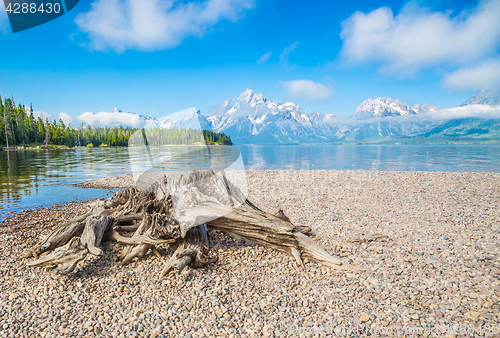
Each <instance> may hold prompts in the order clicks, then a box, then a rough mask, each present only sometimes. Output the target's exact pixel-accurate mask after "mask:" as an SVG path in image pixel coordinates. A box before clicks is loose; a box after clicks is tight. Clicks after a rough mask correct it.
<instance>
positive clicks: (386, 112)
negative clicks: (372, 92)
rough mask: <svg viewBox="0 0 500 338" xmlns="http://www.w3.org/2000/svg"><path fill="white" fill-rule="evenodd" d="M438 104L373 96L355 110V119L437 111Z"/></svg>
mask: <svg viewBox="0 0 500 338" xmlns="http://www.w3.org/2000/svg"><path fill="white" fill-rule="evenodd" d="M436 110H438V108H437V107H436V106H428V105H426V104H423V105H418V104H415V105H413V106H410V105H408V104H407V103H403V102H401V101H400V100H399V99H396V100H393V99H391V98H390V97H372V98H371V99H367V100H364V101H363V102H362V103H361V104H360V105H359V106H358V107H357V108H356V111H355V112H354V115H353V117H354V118H355V119H368V118H373V117H387V116H405V115H413V114H423V113H427V112H430V111H436Z"/></svg>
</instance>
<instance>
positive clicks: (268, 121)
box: [112, 89, 500, 144]
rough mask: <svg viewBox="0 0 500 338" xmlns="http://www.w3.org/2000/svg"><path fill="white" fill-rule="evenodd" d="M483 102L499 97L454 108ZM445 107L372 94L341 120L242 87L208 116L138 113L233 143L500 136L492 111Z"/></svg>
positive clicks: (148, 120)
mask: <svg viewBox="0 0 500 338" xmlns="http://www.w3.org/2000/svg"><path fill="white" fill-rule="evenodd" d="M486 105H489V106H495V105H500V95H498V93H496V92H491V91H481V92H478V93H477V94H476V95H474V97H472V98H471V99H470V100H468V101H466V102H465V103H464V104H462V105H461V107H458V108H454V109H458V110H461V111H462V112H463V110H464V109H468V108H467V106H471V107H476V106H477V107H482V106H486ZM451 110H453V109H451ZM498 110H499V112H500V108H499V109H498ZM449 111H450V110H449V109H448V110H446V109H445V110H442V109H441V110H440V109H438V107H436V106H433V105H427V104H422V105H418V104H415V105H408V104H406V103H403V102H401V101H400V100H398V99H396V100H393V99H391V98H389V97H374V98H370V99H367V100H365V101H363V102H362V103H361V104H360V105H359V106H358V107H357V109H356V111H355V112H354V115H353V116H352V117H350V118H340V117H338V116H336V115H334V114H322V113H319V112H314V113H313V112H308V111H306V110H304V109H302V108H301V107H299V106H298V105H296V104H295V103H293V102H281V101H271V100H269V99H267V98H266V97H264V96H263V95H262V94H257V93H255V92H254V91H253V90H251V89H246V90H245V91H243V93H241V95H239V97H237V98H235V99H229V100H226V101H224V102H223V103H222V105H221V106H220V107H219V108H217V109H216V110H215V111H213V112H212V114H210V115H209V116H205V115H204V114H203V113H202V112H201V111H199V110H196V109H195V108H193V109H191V110H187V111H186V112H185V114H184V115H183V116H182V117H180V118H173V117H172V116H170V115H169V116H166V117H164V118H161V119H156V118H153V117H149V116H143V115H140V117H141V119H142V120H143V121H144V124H145V125H146V127H152V126H153V127H155V126H156V127H162V128H181V127H182V128H193V129H208V130H212V131H215V132H218V133H225V134H226V135H229V136H231V139H232V141H233V142H234V143H236V144H290V143H324V142H381V141H388V142H396V141H398V140H401V141H404V142H410V141H411V140H417V139H419V140H424V139H425V140H430V139H436V140H444V141H446V140H449V141H457V140H458V141H463V140H466V141H467V140H469V141H470V140H471V141H474V140H482V141H491V140H492V141H495V140H500V119H499V118H491V116H490V115H491V114H489V115H484V116H482V115H481V114H479V115H478V114H476V115H474V116H463V117H460V118H454V117H453V116H449ZM120 112H121V111H120V110H117V109H115V110H113V111H112V113H117V114H118V113H120ZM446 113H447V114H448V115H446ZM499 117H500V115H499ZM391 140H392V141H391Z"/></svg>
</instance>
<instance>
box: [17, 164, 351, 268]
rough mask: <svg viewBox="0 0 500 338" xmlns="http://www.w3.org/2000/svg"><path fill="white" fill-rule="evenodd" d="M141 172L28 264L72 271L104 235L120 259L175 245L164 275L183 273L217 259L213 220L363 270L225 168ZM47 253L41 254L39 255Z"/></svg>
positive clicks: (239, 236) (293, 252)
mask: <svg viewBox="0 0 500 338" xmlns="http://www.w3.org/2000/svg"><path fill="white" fill-rule="evenodd" d="M154 177H155V178H156V180H150V181H148V177H141V187H142V190H139V189H137V188H135V187H132V188H127V189H123V190H121V191H119V192H117V193H116V194H114V195H113V196H112V197H110V198H108V199H107V200H104V201H98V202H96V203H93V204H91V210H90V211H89V212H88V213H86V214H85V215H83V216H80V217H77V218H75V219H74V220H71V221H69V222H67V223H65V224H62V225H60V226H58V227H56V228H55V229H54V231H53V232H52V233H50V234H49V235H48V236H47V237H46V238H44V239H42V240H41V241H40V242H39V243H38V244H37V245H35V246H34V247H33V248H31V249H30V250H29V251H28V252H27V253H26V255H25V257H26V258H31V257H33V258H34V260H33V261H31V262H29V263H28V264H27V265H28V266H32V267H35V266H38V267H47V268H52V269H56V271H58V272H60V273H69V272H71V271H73V270H74V269H75V267H76V265H77V264H78V262H80V261H82V260H83V259H84V258H85V257H86V256H87V254H88V253H89V252H90V253H91V254H93V255H102V254H103V252H102V249H100V248H99V247H100V245H101V243H102V242H104V241H108V240H112V241H117V242H118V243H121V244H123V245H124V247H123V250H122V254H121V264H122V265H125V264H128V263H130V262H131V261H132V260H134V259H135V258H138V259H143V258H144V257H146V255H147V254H148V253H149V252H150V251H151V252H153V253H154V254H155V255H156V256H157V257H158V258H162V259H163V257H162V255H161V254H160V253H159V251H158V249H157V246H158V245H165V244H168V245H170V246H171V248H172V249H173V250H174V253H173V254H172V256H171V257H170V258H169V259H168V260H167V262H166V263H165V266H164V268H163V269H162V271H161V274H160V276H161V277H162V276H165V275H166V274H168V273H170V272H177V273H180V272H182V271H183V270H184V269H185V268H186V267H187V266H189V267H191V268H201V267H204V266H206V265H208V264H213V263H215V262H217V260H218V257H217V256H213V257H212V256H210V255H209V241H208V235H207V226H210V227H213V228H215V229H218V230H221V231H223V232H224V233H226V234H228V235H229V236H231V237H233V238H234V239H236V240H238V241H242V242H244V243H245V244H248V245H255V244H258V245H263V246H266V247H270V248H273V249H276V250H279V251H281V252H283V253H286V254H288V255H290V256H291V257H293V258H294V259H295V261H296V262H297V264H299V265H300V266H304V260H305V259H308V260H311V261H315V262H319V263H321V264H324V265H326V266H329V267H331V268H335V269H347V270H358V268H357V267H355V266H352V265H349V264H346V263H344V262H342V261H341V260H340V259H338V258H336V257H333V256H331V255H330V254H329V253H327V252H326V251H325V250H324V249H323V248H322V247H321V246H320V245H318V244H317V243H316V242H315V241H314V240H312V239H311V238H309V237H308V236H306V234H309V233H311V228H309V227H307V226H296V225H294V224H292V223H291V221H290V219H289V218H288V217H287V216H286V215H285V213H284V212H283V210H279V211H278V213H277V214H276V215H272V214H270V213H267V212H264V211H262V210H261V209H259V208H258V207H257V206H255V205H254V204H253V203H251V202H250V201H249V200H248V199H247V198H246V197H245V196H244V194H243V193H242V192H241V190H239V189H238V188H237V187H236V186H234V185H233V184H232V183H231V182H229V181H228V180H227V179H226V177H225V174H224V172H218V173H214V172H213V171H210V170H205V171H196V170H192V171H189V172H177V173H173V172H165V173H164V174H163V180H159V181H158V177H161V176H159V175H158V173H156V174H155V175H154ZM42 254H44V255H43V256H41V255H42Z"/></svg>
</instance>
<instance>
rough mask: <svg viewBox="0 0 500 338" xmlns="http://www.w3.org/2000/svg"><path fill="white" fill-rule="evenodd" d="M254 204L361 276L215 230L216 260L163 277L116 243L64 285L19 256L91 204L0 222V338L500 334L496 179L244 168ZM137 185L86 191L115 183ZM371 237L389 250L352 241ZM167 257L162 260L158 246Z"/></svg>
mask: <svg viewBox="0 0 500 338" xmlns="http://www.w3.org/2000/svg"><path fill="white" fill-rule="evenodd" d="M247 179H248V186H249V194H250V199H251V200H252V201H253V202H254V203H255V204H256V205H258V206H260V207H261V208H263V209H264V210H268V211H272V212H275V211H276V210H278V209H280V208H281V209H283V210H285V213H286V214H287V216H289V217H290V219H291V220H292V222H294V223H296V224H301V225H308V226H310V227H311V228H313V229H314V230H315V232H316V234H317V235H315V236H313V238H314V239H315V240H316V241H318V242H319V243H320V244H321V245H323V246H324V247H325V248H326V249H327V250H328V251H330V252H331V253H333V254H334V255H337V256H339V257H342V258H343V259H344V260H346V261H350V262H351V264H355V265H358V266H361V267H363V268H365V271H363V272H359V273H351V272H344V271H335V270H331V269H328V268H325V267H323V266H321V265H319V264H316V263H306V269H305V271H303V270H302V269H301V268H299V267H297V266H296V265H295V262H294V260H293V259H292V258H290V257H287V256H285V255H283V254H281V253H278V252H274V251H272V250H269V249H266V248H261V247H245V246H243V245H241V244H239V243H237V242H235V241H233V240H232V239H230V238H228V237H226V236H224V235H222V234H221V233H219V232H218V231H214V230H211V231H210V236H211V245H212V250H213V251H214V252H217V254H218V255H219V257H220V260H219V262H218V263H216V264H213V265H211V266H208V267H206V268H203V269H199V270H191V269H187V270H186V271H185V272H184V273H183V274H181V275H170V276H167V277H165V278H163V279H161V280H160V279H158V275H159V273H160V271H161V269H162V265H163V262H162V261H160V260H159V259H158V258H157V257H156V256H154V255H151V256H149V257H148V258H147V259H146V260H144V261H138V262H134V263H132V264H130V265H127V266H123V267H122V266H119V264H117V262H116V258H117V257H118V255H119V251H120V246H119V245H117V244H111V243H109V244H106V245H105V247H104V249H105V250H104V255H103V256H102V257H94V258H91V259H89V258H87V259H86V260H85V261H84V262H83V263H82V264H81V265H80V267H79V268H78V269H77V270H76V272H75V273H73V274H71V275H69V276H58V275H55V274H53V273H52V272H50V271H45V270H43V269H35V268H27V267H26V266H25V264H26V261H25V260H23V259H22V258H21V257H22V254H23V253H24V252H25V251H26V249H27V248H28V247H30V246H32V245H33V244H35V243H36V242H37V240H38V238H39V237H40V236H43V235H45V234H47V233H48V232H49V231H50V229H51V228H52V227H53V226H55V225H56V224H59V223H61V222H64V221H65V220H68V219H69V218H72V217H74V216H76V215H80V214H82V213H83V212H84V211H85V209H86V204H85V203H75V204H68V205H64V206H58V207H54V208H50V209H35V210H27V211H24V212H21V213H18V214H15V215H13V216H12V217H10V218H9V219H7V220H5V221H3V222H0V243H1V245H0V248H1V254H0V285H1V289H0V336H2V337H24V336H29V337H40V336H41V337H60V336H61V337H68V336H78V337H94V336H100V337H162V336H165V337H170V336H173V337H216V336H220V337H226V336H228V337H231V336H232V337H254V336H257V337H260V336H267V337H281V336H285V337H287V336H289V337H299V336H304V337H309V336H320V337H323V336H328V337H330V336H345V337H348V336H349V337H353V336H360V337H361V336H366V335H371V336H372V337H379V336H384V335H385V336H398V337H403V336H413V337H415V336H419V337H420V336H424V337H425V336H433V337H447V336H460V337H467V336H500V300H499V299H500V262H499V261H500V256H499V254H500V242H499V229H500V174H494V173H439V172H375V171H249V172H247ZM130 182H131V176H130V175H128V176H127V175H124V176H121V177H118V178H116V177H115V178H112V179H111V180H110V179H107V180H101V181H98V182H93V183H86V185H87V186H100V187H106V188H112V187H115V186H120V187H124V186H127V185H128V184H130ZM372 233H382V234H385V235H387V236H388V237H389V239H388V240H385V241H375V242H367V243H357V242H352V241H351V240H352V239H353V238H365V237H366V236H367V235H369V234H372ZM163 251H164V254H166V255H167V256H166V257H168V255H169V254H170V252H169V251H168V248H167V247H164V248H163Z"/></svg>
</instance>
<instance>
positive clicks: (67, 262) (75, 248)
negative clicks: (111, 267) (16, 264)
mask: <svg viewBox="0 0 500 338" xmlns="http://www.w3.org/2000/svg"><path fill="white" fill-rule="evenodd" d="M87 253H88V251H87V249H86V248H85V247H84V246H83V245H82V243H81V242H80V238H79V237H73V238H71V240H70V241H69V242H68V243H67V244H65V245H63V246H61V247H59V248H57V249H55V250H54V251H52V252H51V253H49V254H47V255H45V256H42V257H40V258H39V259H37V260H35V261H33V262H29V263H28V264H26V265H27V266H30V267H46V268H48V269H56V271H57V272H59V273H61V274H67V273H70V272H72V271H73V270H74V269H75V267H76V264H78V262H80V261H81V260H83V259H84V258H85V257H86V256H87Z"/></svg>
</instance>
